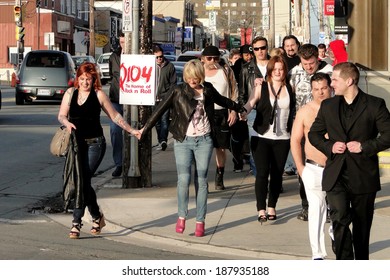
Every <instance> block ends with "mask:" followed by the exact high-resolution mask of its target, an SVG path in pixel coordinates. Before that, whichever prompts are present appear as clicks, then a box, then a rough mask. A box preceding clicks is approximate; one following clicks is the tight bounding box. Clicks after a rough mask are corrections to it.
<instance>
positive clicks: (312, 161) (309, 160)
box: [306, 159, 325, 168]
mask: <svg viewBox="0 0 390 280" xmlns="http://www.w3.org/2000/svg"><path fill="white" fill-rule="evenodd" d="M306 162H307V163H310V164H313V165H315V166H317V167H321V168H325V166H323V165H321V164H318V163H316V162H315V161H314V160H311V159H306Z"/></svg>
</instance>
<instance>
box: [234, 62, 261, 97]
mask: <svg viewBox="0 0 390 280" xmlns="http://www.w3.org/2000/svg"><path fill="white" fill-rule="evenodd" d="M256 78H265V77H263V75H262V74H261V72H260V69H259V67H257V65H256V58H254V59H252V60H251V61H250V62H248V63H247V64H244V65H243V66H242V69H241V73H240V79H239V82H238V91H239V94H238V103H240V104H241V105H245V103H246V102H247V101H248V99H249V96H250V94H251V93H252V92H253V89H254V84H255V79H256Z"/></svg>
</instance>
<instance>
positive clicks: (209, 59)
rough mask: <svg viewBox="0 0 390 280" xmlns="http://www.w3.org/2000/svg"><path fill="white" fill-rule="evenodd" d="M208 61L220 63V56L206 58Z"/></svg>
mask: <svg viewBox="0 0 390 280" xmlns="http://www.w3.org/2000/svg"><path fill="white" fill-rule="evenodd" d="M206 59H207V61H211V60H214V61H218V60H219V56H206Z"/></svg>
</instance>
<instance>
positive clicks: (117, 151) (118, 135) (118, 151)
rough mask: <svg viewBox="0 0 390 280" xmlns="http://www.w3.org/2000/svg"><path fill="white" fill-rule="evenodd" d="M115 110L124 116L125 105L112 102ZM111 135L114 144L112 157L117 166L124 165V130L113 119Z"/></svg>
mask: <svg viewBox="0 0 390 280" xmlns="http://www.w3.org/2000/svg"><path fill="white" fill-rule="evenodd" d="M112 106H114V108H115V110H117V111H118V113H119V114H121V115H122V116H123V105H122V104H119V103H112ZM110 137H111V144H112V157H113V159H114V163H115V166H122V148H123V130H122V128H121V127H120V126H118V125H116V124H115V123H114V122H113V121H111V122H110Z"/></svg>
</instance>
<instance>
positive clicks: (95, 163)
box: [73, 136, 106, 223]
mask: <svg viewBox="0 0 390 280" xmlns="http://www.w3.org/2000/svg"><path fill="white" fill-rule="evenodd" d="M96 139H97V140H96V143H87V142H85V141H84V140H81V141H79V142H78V145H79V153H80V161H81V168H82V173H83V196H84V198H83V201H84V205H83V207H82V208H75V209H74V211H73V223H81V219H82V217H83V216H84V213H85V207H88V211H89V213H90V214H91V216H92V218H93V219H99V218H100V210H99V205H98V204H97V198H96V193H95V190H94V189H93V188H92V182H91V180H92V176H93V175H94V174H95V172H96V170H97V168H98V167H99V165H100V163H101V162H102V160H103V157H104V154H105V152H106V140H105V139H104V136H102V137H99V138H96Z"/></svg>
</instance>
